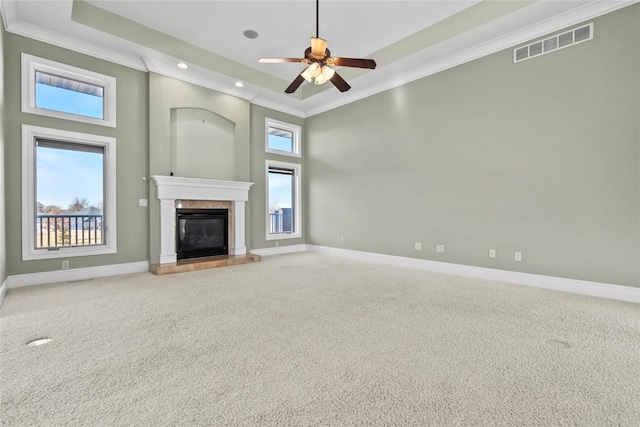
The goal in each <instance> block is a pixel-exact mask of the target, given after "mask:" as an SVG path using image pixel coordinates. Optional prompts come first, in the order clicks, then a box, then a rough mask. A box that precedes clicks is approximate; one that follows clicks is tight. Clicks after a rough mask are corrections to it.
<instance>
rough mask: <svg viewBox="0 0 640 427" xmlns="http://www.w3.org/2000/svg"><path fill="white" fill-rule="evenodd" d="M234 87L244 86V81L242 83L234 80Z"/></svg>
mask: <svg viewBox="0 0 640 427" xmlns="http://www.w3.org/2000/svg"><path fill="white" fill-rule="evenodd" d="M236 87H244V83H242V82H236Z"/></svg>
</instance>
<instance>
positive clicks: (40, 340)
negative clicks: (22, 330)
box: [27, 337, 53, 347]
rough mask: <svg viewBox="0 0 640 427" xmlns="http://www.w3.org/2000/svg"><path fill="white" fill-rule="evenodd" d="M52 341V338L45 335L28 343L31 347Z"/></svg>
mask: <svg viewBox="0 0 640 427" xmlns="http://www.w3.org/2000/svg"><path fill="white" fill-rule="evenodd" d="M51 341H53V340H52V339H51V338H47V337H44V338H38V339H35V340H33V341H29V342H28V343H27V345H28V346H29V347H37V346H39V345H43V344H48V343H50V342H51Z"/></svg>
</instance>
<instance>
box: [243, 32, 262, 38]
mask: <svg viewBox="0 0 640 427" xmlns="http://www.w3.org/2000/svg"><path fill="white" fill-rule="evenodd" d="M242 34H244V36H245V37H246V38H248V39H257V38H258V33H257V32H256V31H253V30H245V31H244V33H242Z"/></svg>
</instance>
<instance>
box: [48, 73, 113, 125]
mask: <svg viewBox="0 0 640 427" xmlns="http://www.w3.org/2000/svg"><path fill="white" fill-rule="evenodd" d="M103 94H104V88H102V87H101V86H96V85H92V84H89V83H84V82H80V81H77V80H72V79H68V78H65V77H59V76H55V75H53V74H48V73H43V72H41V71H37V72H36V107H37V108H44V109H47V110H54V111H61V112H63V113H71V114H77V115H80V116H86V117H93V118H96V119H104V98H103Z"/></svg>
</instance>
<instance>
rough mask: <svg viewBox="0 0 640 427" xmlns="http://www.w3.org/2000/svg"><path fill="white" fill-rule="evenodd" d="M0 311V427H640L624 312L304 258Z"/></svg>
mask: <svg viewBox="0 0 640 427" xmlns="http://www.w3.org/2000/svg"><path fill="white" fill-rule="evenodd" d="M0 312H1V320H0V322H1V323H0V327H1V351H2V352H1V361H0V368H1V370H0V375H1V384H2V399H1V402H2V407H1V417H2V424H3V425H29V426H31V425H78V426H92V425H104V426H114V425H126V426H134V425H137V426H151V425H153V426H156V425H157V426H162V425H167V426H169V425H198V426H219V425H242V426H249V425H268V426H308V425H335V426H343V425H419V426H447V425H513V426H535V425H539V426H560V425H580V426H608V425H611V426H613V425H615V426H637V425H640V360H639V357H640V356H639V354H640V330H639V327H640V325H639V320H640V317H639V306H638V305H636V304H632V303H625V302H620V301H613V300H605V299H597V298H592V297H586V296H579V295H573V294H566V293H559V292H553V291H546V290H540V289H535V288H529V287H523V286H516V285H509V284H501V283H493V282H487V281H481V280H475V279H467V278H461V277H455V276H447V275H441V274H432V273H427V272H424V271H418V270H409V269H401V268H392V267H388V266H382V265H377V264H368V263H362V262H353V261H347V260H342V259H339V258H333V257H329V256H325V255H319V254H312V253H304V254H293V255H284V256H275V257H266V258H264V259H263V262H261V263H257V264H253V265H245V266H239V267H227V268H222V269H217V270H209V271H200V272H194V273H185V274H180V275H172V276H162V277H156V276H152V275H150V274H136V275H128V276H120V277H114V278H105V279H95V280H90V281H84V282H76V283H61V284H55V285H46V286H38V287H32V288H21V289H12V290H10V291H9V294H8V295H7V299H6V301H5V303H4V305H3V307H2V309H1V310H0ZM41 336H49V337H52V338H53V339H54V341H53V342H51V343H50V344H47V345H44V346H41V347H28V346H26V345H25V344H26V342H28V341H29V340H31V339H34V338H38V337H41ZM548 340H552V341H560V342H563V343H566V344H568V345H569V347H568V348H561V347H558V346H557V345H551V344H549V343H548V342H547V341H548Z"/></svg>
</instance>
